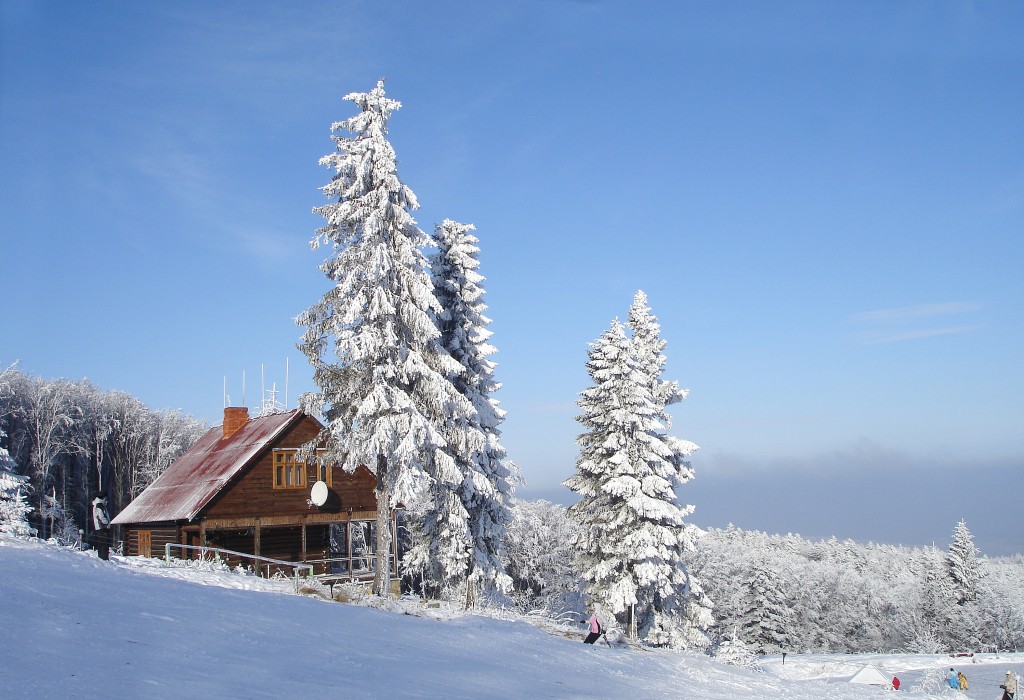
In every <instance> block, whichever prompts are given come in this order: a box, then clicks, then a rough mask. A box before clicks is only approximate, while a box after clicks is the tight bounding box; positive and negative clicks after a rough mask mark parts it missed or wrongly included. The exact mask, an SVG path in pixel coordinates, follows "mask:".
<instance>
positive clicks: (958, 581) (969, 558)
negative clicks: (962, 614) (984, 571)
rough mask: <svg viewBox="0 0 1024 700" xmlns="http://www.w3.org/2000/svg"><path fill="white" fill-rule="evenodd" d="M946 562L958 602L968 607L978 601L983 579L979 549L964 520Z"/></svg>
mask: <svg viewBox="0 0 1024 700" xmlns="http://www.w3.org/2000/svg"><path fill="white" fill-rule="evenodd" d="M946 562H947V564H948V566H949V577H950V578H951V579H952V581H953V587H954V589H955V591H956V602H957V603H958V604H959V605H966V604H968V603H971V602H973V601H975V600H977V598H978V581H979V580H980V579H981V567H980V566H979V564H978V548H977V547H975V546H974V536H973V535H972V534H971V531H970V530H968V529H967V523H966V522H964V521H963V520H961V521H960V522H959V523H957V525H956V529H954V530H953V541H952V542H950V544H949V556H948V557H947V558H946Z"/></svg>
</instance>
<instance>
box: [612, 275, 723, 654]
mask: <svg viewBox="0 0 1024 700" xmlns="http://www.w3.org/2000/svg"><path fill="white" fill-rule="evenodd" d="M626 326H627V328H628V329H629V331H630V333H631V338H632V347H633V352H634V354H635V355H636V358H637V367H638V369H639V370H640V372H641V373H642V374H643V375H644V376H645V377H646V381H647V382H648V386H649V387H650V391H651V398H652V400H653V401H654V405H655V406H656V407H657V408H658V413H657V418H658V420H659V421H660V422H661V424H662V429H661V430H660V431H658V432H657V435H658V437H659V438H660V439H661V440H662V441H663V442H664V443H665V446H666V447H667V448H668V450H669V453H670V455H671V456H670V457H669V460H670V461H671V463H672V465H673V467H674V469H675V474H674V480H675V483H676V485H681V484H684V483H686V482H688V481H689V480H690V479H692V478H693V470H692V469H691V468H690V464H689V462H687V457H689V456H690V455H691V454H693V452H695V451H696V450H697V449H698V448H697V445H695V444H694V443H692V442H690V441H688V440H680V439H679V438H677V437H675V436H673V435H670V434H669V433H668V431H669V430H671V428H672V416H670V415H669V413H668V412H667V411H666V410H665V409H666V407H668V406H671V405H672V404H675V403H679V402H680V401H682V400H683V399H685V398H686V397H687V396H688V395H689V393H690V391H689V390H688V389H681V388H680V387H679V382H677V381H675V380H666V379H663V378H662V375H663V374H664V371H665V363H666V362H668V358H667V357H665V353H664V351H665V347H666V346H667V345H668V341H666V340H664V339H663V338H662V337H661V325H660V324H659V323H658V319H657V318H656V317H655V316H654V314H652V313H651V308H650V306H648V303H647V294H645V293H644V291H643V290H638V291H637V293H636V294H635V295H634V297H633V303H632V305H631V306H630V308H629V315H628V316H627V321H626ZM673 493H674V492H673ZM673 500H674V497H673ZM685 510H686V512H685V513H684V516H683V517H685V516H686V515H689V514H690V513H692V512H693V507H692V506H687V507H686V509H685ZM682 527H683V531H684V532H683V538H682V542H683V548H682V551H683V553H684V555H685V554H692V553H693V552H694V551H695V550H696V542H697V540H698V538H699V537H701V536H702V535H703V533H702V531H701V530H700V529H699V528H698V527H697V526H696V525H693V524H691V523H685V522H684V523H683V526H682ZM683 566H684V568H685V564H683ZM686 577H687V584H686V594H685V595H684V596H683V605H684V606H685V608H684V611H683V618H684V623H683V624H682V626H681V627H679V626H678V624H676V623H674V624H673V627H675V628H676V630H677V631H676V632H675V633H673V634H670V635H668V638H671V637H673V636H675V637H676V639H675V641H674V643H676V644H680V645H682V646H685V647H689V648H694V647H696V648H703V647H705V646H707V644H708V642H709V639H708V637H707V631H708V630H709V629H711V627H713V626H714V624H715V619H714V615H713V614H712V612H711V611H712V609H713V608H714V603H713V602H712V600H711V599H710V598H709V597H708V596H707V594H706V593H705V592H704V588H703V586H702V585H701V583H700V581H698V580H697V579H696V578H694V576H693V575H692V574H691V573H690V571H689V569H688V568H686ZM673 616H678V611H673ZM661 617H662V615H661V613H657V614H656V618H659V619H656V620H655V628H658V627H661V626H663V623H662V621H661V620H660V618H661ZM680 634H681V639H679V638H678V637H679V635H680ZM655 638H657V637H656V636H654V635H651V634H649V635H648V639H649V640H651V641H652V643H653V641H654V639H655Z"/></svg>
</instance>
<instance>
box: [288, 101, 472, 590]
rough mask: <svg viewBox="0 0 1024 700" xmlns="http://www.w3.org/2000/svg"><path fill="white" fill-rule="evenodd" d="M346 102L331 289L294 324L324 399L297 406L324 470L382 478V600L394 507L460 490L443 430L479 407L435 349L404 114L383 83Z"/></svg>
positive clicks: (331, 218) (331, 213)
mask: <svg viewBox="0 0 1024 700" xmlns="http://www.w3.org/2000/svg"><path fill="white" fill-rule="evenodd" d="M345 99H346V100H349V101H351V102H353V103H354V104H355V105H356V106H357V107H358V108H359V113H358V114H356V115H355V116H353V117H351V118H349V119H347V120H345V121H341V122H337V123H335V124H334V125H333V126H332V132H334V134H335V135H333V136H332V138H333V140H334V141H335V143H336V146H337V148H336V151H335V152H334V153H331V154H329V155H327V156H324V157H323V158H322V159H321V160H320V163H321V165H325V166H327V167H329V168H330V169H331V170H333V172H334V176H333V178H332V179H331V182H330V183H329V184H328V185H326V186H324V187H323V188H322V189H323V192H324V194H325V195H326V196H327V197H328V198H329V199H331V200H332V201H331V203H329V204H327V205H325V206H322V207H318V208H316V209H314V211H315V212H316V213H318V214H320V215H322V216H323V217H324V219H326V224H325V225H324V226H323V227H321V228H320V229H318V230H317V232H316V236H315V237H314V238H313V240H312V242H311V246H312V248H313V249H317V248H319V247H320V246H321V245H330V246H331V247H332V249H333V251H332V253H331V255H330V257H328V259H327V260H326V261H325V262H324V263H323V264H321V265H320V269H321V270H322V271H323V273H324V274H325V275H326V276H327V278H328V280H330V283H331V288H330V289H329V290H328V291H327V292H326V293H325V294H324V296H323V298H322V299H321V300H320V301H319V302H317V303H316V304H314V305H313V306H311V307H310V308H309V309H307V310H306V311H305V312H304V313H302V314H301V315H300V316H299V317H298V318H297V319H296V320H297V323H298V324H300V325H303V326H305V327H306V330H305V332H304V334H303V336H302V342H301V343H299V345H298V347H299V349H300V350H302V352H303V353H304V354H305V355H306V357H308V358H309V361H310V364H311V365H312V366H313V380H314V382H315V383H316V386H317V388H318V390H317V391H316V392H313V393H311V394H308V395H306V396H304V397H303V399H302V406H303V408H304V409H306V410H307V411H308V412H310V413H314V414H317V413H318V414H320V415H322V416H323V417H324V419H325V422H326V425H325V428H324V431H323V434H322V435H321V436H320V440H321V442H322V444H324V445H325V446H326V448H327V450H328V452H327V459H329V460H333V461H337V462H338V463H341V464H343V465H344V467H345V468H346V469H349V470H353V469H355V468H357V467H358V466H359V465H366V466H367V467H368V468H369V469H370V470H371V471H372V472H373V473H374V475H375V476H376V479H377V485H376V494H375V495H376V499H377V541H376V562H377V565H376V576H375V578H374V583H373V590H374V593H376V594H379V595H380V594H384V593H385V592H386V591H387V589H388V587H389V585H390V582H389V573H390V572H389V567H388V565H387V563H388V561H389V559H388V555H389V552H390V550H391V542H392V533H391V530H390V527H389V526H388V525H389V514H390V510H391V508H393V507H394V506H395V505H397V504H398V503H399V502H400V501H408V500H411V499H412V498H414V497H415V495H416V493H418V492H420V491H422V490H423V489H424V488H425V486H426V484H427V483H429V481H430V478H431V476H434V477H435V478H439V479H442V480H445V481H458V480H459V478H460V472H459V470H458V468H457V466H456V464H455V461H454V460H453V459H452V457H451V456H449V455H448V454H447V453H446V452H445V450H446V448H448V447H449V443H448V438H447V437H446V436H445V435H443V434H442V432H441V431H440V430H439V426H447V425H449V424H450V423H449V419H448V418H447V417H448V416H451V415H466V414H471V413H472V412H473V411H474V408H473V406H472V404H471V403H470V402H469V401H468V400H467V399H466V398H465V397H464V396H463V395H462V394H460V393H459V391H458V390H457V389H456V388H455V386H454V385H453V384H452V382H451V380H450V379H449V377H451V376H454V375H456V374H458V372H459V371H460V365H459V363H458V362H456V361H455V360H453V359H452V358H451V356H450V355H449V354H448V353H447V352H446V351H445V350H444V348H443V347H442V346H441V344H440V342H439V338H440V332H439V330H438V328H437V324H436V320H435V318H436V314H438V313H440V311H441V307H440V305H439V304H438V301H437V298H436V297H435V295H434V288H433V283H432V281H431V278H430V273H429V270H428V265H427V260H426V257H425V254H424V253H423V248H425V247H426V246H427V245H429V243H430V238H429V236H427V235H426V234H424V233H423V231H421V230H420V229H419V227H418V226H417V225H416V221H415V220H414V219H413V217H412V214H411V212H412V211H413V210H414V209H416V208H417V206H418V204H417V201H416V196H415V195H414V194H413V192H412V190H410V189H409V188H408V187H406V186H405V185H404V184H403V183H402V181H401V180H400V179H399V177H398V168H397V160H396V158H395V152H394V149H393V148H392V146H391V143H390V142H389V141H388V139H387V133H388V120H389V118H390V116H391V114H392V112H394V111H395V110H397V109H399V108H400V107H401V104H400V103H399V102H397V101H396V100H392V99H389V98H387V97H386V96H385V94H384V83H383V81H380V82H378V83H377V86H376V87H375V88H374V89H373V90H371V91H370V92H368V93H351V94H349V95H346V96H345ZM339 132H348V135H345V134H344V133H339ZM310 448H312V445H311V446H310ZM310 454H312V452H310Z"/></svg>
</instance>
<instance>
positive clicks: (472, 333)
mask: <svg viewBox="0 0 1024 700" xmlns="http://www.w3.org/2000/svg"><path fill="white" fill-rule="evenodd" d="M474 230H475V229H474V227H473V226H472V225H468V224H461V223H458V222H456V221H452V220H450V219H446V220H445V221H444V222H443V223H441V224H439V225H438V226H437V227H436V228H435V230H434V236H433V239H434V244H435V246H436V248H437V252H436V254H435V255H433V256H432V257H431V260H430V262H431V272H432V277H433V280H434V288H435V293H436V296H437V299H438V301H439V302H440V304H441V309H442V310H441V312H440V314H439V317H438V321H439V323H438V325H439V327H440V329H441V344H442V346H443V347H444V348H445V349H446V350H447V351H448V353H449V354H450V355H451V356H452V358H453V359H455V360H456V361H458V363H459V365H460V367H459V371H458V372H457V373H456V374H455V375H453V376H451V377H450V378H451V380H452V382H453V383H454V384H455V386H456V388H457V389H458V390H459V392H460V393H461V394H462V395H463V396H465V397H466V398H467V399H468V400H469V401H470V403H471V404H472V405H473V407H474V409H475V410H474V411H473V412H471V413H458V414H453V415H451V416H450V417H449V421H448V424H447V425H446V426H445V427H444V433H445V436H446V438H447V440H448V443H449V445H450V446H451V450H450V451H451V453H452V455H453V456H454V458H455V463H456V466H457V469H458V472H459V478H458V480H455V481H448V480H447V479H446V478H445V476H444V475H437V477H436V478H435V481H434V483H433V485H432V488H431V493H430V496H429V499H430V501H431V502H432V503H431V505H430V506H429V507H428V508H427V512H426V515H425V517H424V521H423V531H424V532H423V534H424V542H423V543H422V544H421V545H420V547H419V548H418V549H419V550H420V551H419V552H416V551H414V552H412V553H411V556H410V560H411V561H414V562H415V561H416V560H417V559H418V560H419V568H421V569H425V570H426V571H427V572H428V573H427V576H428V577H429V578H431V579H433V582H434V584H435V585H438V586H440V587H446V588H449V589H454V588H457V587H459V586H462V585H465V586H467V588H466V602H467V605H471V604H472V603H473V600H474V598H475V592H476V588H477V586H478V585H480V584H484V585H487V586H490V587H493V588H496V589H498V590H502V591H507V590H508V589H509V587H510V585H511V580H510V579H509V577H508V576H507V575H506V574H505V572H504V568H503V565H502V559H503V557H504V545H503V542H504V538H505V534H506V527H507V525H508V524H509V522H510V521H511V519H512V515H511V512H510V499H511V497H512V492H513V479H514V475H513V470H514V469H515V465H514V464H512V463H511V462H508V461H507V453H506V451H505V449H504V448H503V447H502V445H501V441H500V436H501V433H500V430H499V426H500V424H501V422H502V420H503V418H504V415H505V412H504V411H503V410H502V409H501V408H499V407H498V402H497V400H496V399H495V398H493V394H494V393H495V392H496V391H497V390H498V389H499V388H500V386H501V385H500V384H499V383H498V382H497V381H496V380H495V379H494V363H493V362H492V361H491V360H489V359H488V357H489V356H490V355H492V354H494V352H495V349H494V347H492V346H491V345H490V344H489V343H488V340H489V339H490V337H491V335H492V333H491V331H490V330H488V328H487V326H488V325H489V324H490V319H489V318H487V317H486V316H485V315H484V312H485V311H486V309H487V307H486V305H485V304H484V302H483V295H484V290H483V287H482V286H481V283H482V282H483V280H484V278H483V276H482V275H481V274H480V273H479V272H478V269H479V267H480V262H479V259H478V256H479V252H480V249H479V247H478V246H477V243H478V242H479V241H478V239H477V238H476V236H474V235H473V234H472V233H471V232H472V231H474ZM453 476H454V474H453ZM414 566H415V564H414Z"/></svg>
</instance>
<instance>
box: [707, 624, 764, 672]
mask: <svg viewBox="0 0 1024 700" xmlns="http://www.w3.org/2000/svg"><path fill="white" fill-rule="evenodd" d="M715 658H716V659H718V660H719V661H721V662H722V663H725V664H729V665H730V666H739V667H740V668H749V669H756V668H757V667H758V666H757V656H755V655H754V652H752V651H751V650H750V647H749V646H747V644H746V643H745V642H744V641H743V640H742V639H740V638H739V636H738V634H737V631H736V629H735V628H733V632H732V637H731V638H729V639H724V640H722V642H721V643H720V644H719V645H718V648H717V649H715Z"/></svg>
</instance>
